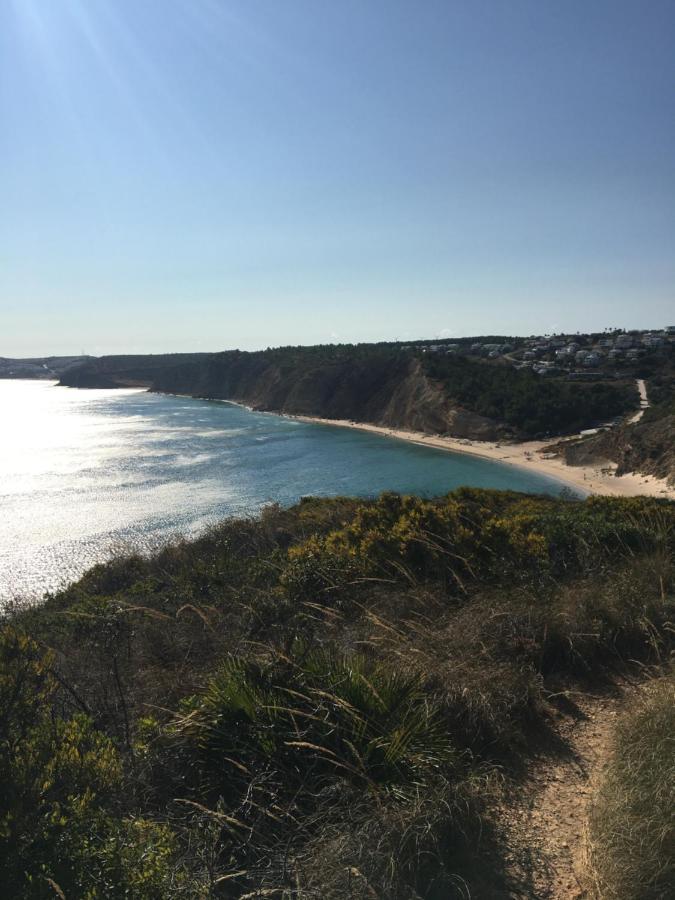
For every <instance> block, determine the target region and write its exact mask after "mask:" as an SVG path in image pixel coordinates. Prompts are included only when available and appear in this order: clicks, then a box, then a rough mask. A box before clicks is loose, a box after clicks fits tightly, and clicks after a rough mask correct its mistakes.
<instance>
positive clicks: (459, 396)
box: [424, 354, 637, 437]
mask: <svg viewBox="0 0 675 900" xmlns="http://www.w3.org/2000/svg"><path fill="white" fill-rule="evenodd" d="M424 367H425V370H426V371H427V373H428V374H429V376H430V377H432V378H435V379H437V380H439V381H440V382H441V383H442V384H443V387H444V389H445V391H446V393H447V395H448V397H450V398H451V399H453V400H455V401H457V402H458V403H460V404H461V405H462V406H465V407H466V408H467V409H471V410H474V411H475V412H477V413H479V414H480V415H482V416H487V417H488V418H490V419H495V420H497V421H499V422H504V423H505V424H506V425H509V426H510V427H511V428H512V429H514V431H515V432H516V433H517V434H518V435H520V436H522V437H534V436H540V435H543V434H564V433H566V432H573V431H579V430H581V429H582V428H587V427H588V426H589V425H592V424H594V423H597V422H601V421H606V420H607V419H611V418H612V417H613V416H618V415H621V414H623V413H625V412H626V411H627V410H629V409H632V408H634V407H635V405H636V400H637V398H636V392H635V388H634V386H633V385H631V384H626V383H618V384H611V383H610V384H607V383H596V384H579V383H575V382H569V381H563V380H562V379H552V380H547V379H544V378H541V376H539V375H536V374H534V373H533V372H532V371H531V370H516V369H514V368H512V367H511V366H510V365H490V364H486V363H479V362H475V361H472V360H468V359H462V358H459V357H453V356H443V355H436V354H429V355H427V356H425V357H424Z"/></svg>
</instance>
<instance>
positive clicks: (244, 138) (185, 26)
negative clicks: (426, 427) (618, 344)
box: [0, 0, 675, 356]
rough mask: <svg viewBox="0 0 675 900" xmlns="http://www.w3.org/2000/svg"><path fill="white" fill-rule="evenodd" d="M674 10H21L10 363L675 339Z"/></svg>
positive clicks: (7, 79) (122, 5)
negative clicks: (441, 343)
mask: <svg viewBox="0 0 675 900" xmlns="http://www.w3.org/2000/svg"><path fill="white" fill-rule="evenodd" d="M674 46H675V3H674V2H672V0H636V2H624V0H608V2H604V0H603V2H601V0H564V2H553V0H531V2H530V0H461V2H460V0H405V2H404V0H340V2H335V0H236V2H234V0H0V355H6V356H11V355H15V356H25V355H32V354H47V353H72V352H79V351H80V350H81V349H84V350H86V351H87V352H88V353H95V354H98V353H114V352H155V351H157V352H159V351H164V350H167V351H168V350H216V349H224V348H228V347H241V348H245V349H252V348H256V347H265V346H268V345H277V344H287V343H314V342H327V341H356V340H378V339H395V338H400V339H403V340H409V339H411V338H415V337H435V336H438V335H443V336H445V335H463V334H480V333H532V332H540V331H551V330H558V329H569V330H577V329H579V330H585V329H595V328H600V329H601V328H603V327H605V326H609V325H618V326H625V327H654V326H660V325H664V324H673V323H675V94H674V93H673V88H674V86H675V53H674V52H673V47H674Z"/></svg>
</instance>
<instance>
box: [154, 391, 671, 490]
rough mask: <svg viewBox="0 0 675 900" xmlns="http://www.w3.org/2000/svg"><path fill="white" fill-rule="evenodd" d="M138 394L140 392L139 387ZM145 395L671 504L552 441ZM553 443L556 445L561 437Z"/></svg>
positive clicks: (646, 483)
mask: <svg viewBox="0 0 675 900" xmlns="http://www.w3.org/2000/svg"><path fill="white" fill-rule="evenodd" d="M140 390H144V389H143V388H141V389H140ZM145 390H148V393H160V394H161V393H164V394H167V395H169V396H174V397H186V398H189V399H192V400H210V401H211V402H213V401H216V402H219V403H229V404H231V405H232V406H239V407H241V408H242V409H247V410H249V411H250V412H262V413H266V414H268V415H272V416H281V417H283V418H286V419H293V420H295V421H297V422H306V423H307V424H309V425H327V426H330V427H334V428H351V429H353V430H356V431H366V432H368V433H370V434H377V435H380V436H382V437H388V438H393V439H395V440H400V441H407V442H408V443H412V444H418V445H419V446H421V447H432V448H434V449H436V450H446V451H449V452H451V453H464V454H468V455H470V456H477V457H479V458H480V459H487V460H490V461H492V462H498V463H501V464H502V465H507V466H515V467H516V468H519V469H522V470H524V471H526V472H527V471H529V472H532V471H535V472H536V473H537V474H538V475H543V476H545V477H546V478H550V479H551V480H553V481H557V482H558V483H559V484H560V485H561V489H562V488H569V489H571V490H573V491H575V492H577V493H581V494H582V495H584V496H592V495H600V496H606V497H656V498H658V499H661V500H664V499H665V500H673V501H675V487H670V486H669V484H668V482H667V481H666V480H665V478H655V477H654V476H653V475H643V474H641V473H638V472H629V473H627V474H625V475H620V476H616V475H615V474H614V472H615V471H616V468H617V466H616V463H609V462H608V463H606V464H605V465H597V466H568V465H567V463H565V462H564V460H563V459H562V457H560V456H558V455H556V454H552V453H549V454H546V455H542V453H543V452H544V451H545V450H546V448H547V447H549V446H551V441H550V440H549V441H523V442H521V443H507V442H500V441H479V440H475V439H472V438H458V437H444V436H442V435H433V434H426V433H425V432H423V431H406V430H405V429H400V428H390V427H389V426H384V425H371V424H369V423H368V422H355V421H352V420H349V419H324V418H321V417H320V416H305V415H294V414H292V413H283V412H276V411H274V410H260V409H256V408H255V407H253V406H249V405H247V404H245V403H242V402H241V401H237V400H226V399H224V398H215V397H195V395H194V394H182V393H170V392H165V391H150V390H149V389H147V388H146V389H145ZM641 412H644V410H641ZM557 440H560V438H558V439H557Z"/></svg>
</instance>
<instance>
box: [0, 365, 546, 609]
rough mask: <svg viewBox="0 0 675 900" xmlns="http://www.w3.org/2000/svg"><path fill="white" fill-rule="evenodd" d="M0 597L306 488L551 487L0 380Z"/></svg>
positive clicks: (334, 436)
mask: <svg viewBox="0 0 675 900" xmlns="http://www.w3.org/2000/svg"><path fill="white" fill-rule="evenodd" d="M0 413H1V415H2V422H3V439H2V441H1V442H0V504H1V508H2V515H1V516H0V599H7V598H9V597H11V596H36V595H41V594H42V593H43V592H44V591H45V590H51V589H53V588H54V587H56V586H58V585H59V584H63V583H64V582H67V581H69V580H72V579H74V578H76V577H77V576H79V575H80V574H81V573H82V572H83V571H84V570H85V569H87V568H88V567H89V566H91V565H93V564H94V563H96V562H99V561H101V560H104V559H106V558H108V557H109V556H110V555H111V554H112V553H114V552H116V551H120V550H123V551H127V550H138V551H146V550H149V549H152V548H153V547H155V546H157V545H158V544H161V543H162V542H163V541H165V540H167V539H168V538H170V537H172V536H175V535H177V534H181V535H194V534H197V533H199V532H200V531H201V530H202V529H203V528H205V527H206V526H207V525H209V524H211V523H213V522H216V521H217V520H218V519H220V518H223V517H224V516H230V515H241V514H247V513H252V512H255V511H256V510H258V509H260V507H261V506H263V505H264V504H266V503H271V502H278V503H281V504H284V505H285V504H291V503H294V502H295V501H297V500H298V499H299V498H300V497H301V496H302V495H306V494H314V495H320V496H331V495H336V494H347V495H358V496H372V495H374V494H378V493H379V492H381V491H384V490H394V491H401V492H411V493H417V494H422V495H425V496H434V495H438V494H444V493H446V492H447V491H450V490H452V489H453V488H455V487H458V486H460V485H465V484H468V485H475V486H479V487H494V488H511V489H514V490H519V491H529V492H546V493H555V494H557V493H559V492H560V490H561V485H560V484H559V483H558V482H555V481H552V480H549V479H546V478H544V477H541V476H538V475H536V474H530V473H529V472H526V471H523V470H520V469H516V468H512V467H509V466H504V465H500V464H499V463H493V462H489V461H485V460H481V459H478V458H476V457H471V456H465V455H462V454H453V453H448V452H447V451H443V450H433V449H430V448H427V447H420V446H417V445H414V444H410V443H408V442H406V441H400V440H394V439H390V438H386V437H380V436H378V435H371V434H367V433H364V432H360V431H354V430H350V429H346V428H339V427H331V426H326V425H311V424H307V423H303V422H298V421H295V420H292V419H287V418H283V417H281V416H275V415H271V414H266V413H256V412H250V411H248V410H246V409H242V408H241V407H238V406H234V405H232V404H228V403H219V402H210V401H202V400H190V399H185V398H181V397H167V396H160V395H156V394H148V393H145V392H142V391H136V390H124V391H107V390H105V391H104V390H94V391H78V390H72V389H67V388H58V387H55V386H54V385H53V384H51V383H46V382H31V381H0Z"/></svg>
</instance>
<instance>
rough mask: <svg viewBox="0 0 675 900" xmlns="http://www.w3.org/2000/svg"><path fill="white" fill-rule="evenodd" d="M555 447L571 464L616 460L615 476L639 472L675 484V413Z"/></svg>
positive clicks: (578, 464)
mask: <svg viewBox="0 0 675 900" xmlns="http://www.w3.org/2000/svg"><path fill="white" fill-rule="evenodd" d="M556 449H557V450H558V451H559V452H561V453H562V455H563V457H564V459H565V462H566V463H567V464H568V465H570V466H588V465H598V464H602V463H605V462H610V463H616V466H617V469H616V473H617V475H624V474H626V473H628V472H640V473H642V474H644V475H654V476H655V477H657V478H665V479H666V480H667V481H669V482H670V483H671V484H675V415H669V416H663V417H662V418H660V419H657V420H656V421H654V420H649V419H647V421H642V422H638V423H636V424H634V425H628V424H627V425H624V426H622V427H620V428H616V429H613V430H611V431H605V432H603V433H601V434H598V435H594V436H593V437H591V438H587V439H585V440H579V441H569V442H565V443H561V444H559V445H557V448H556Z"/></svg>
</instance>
